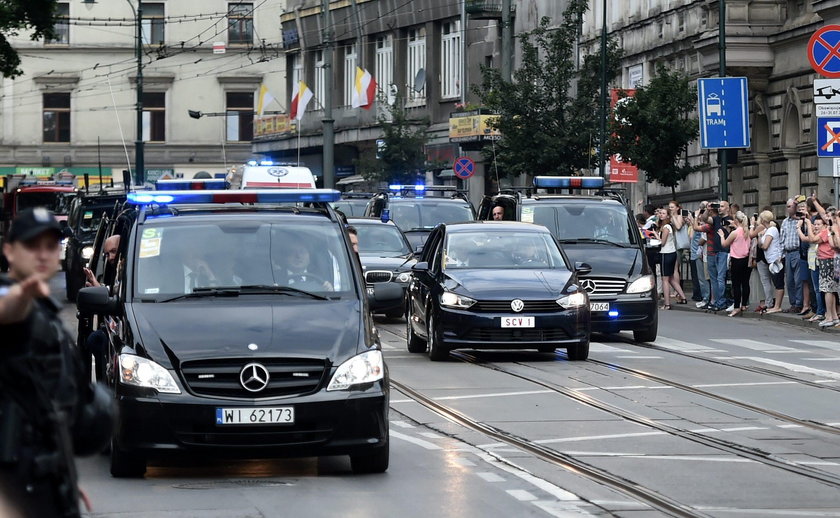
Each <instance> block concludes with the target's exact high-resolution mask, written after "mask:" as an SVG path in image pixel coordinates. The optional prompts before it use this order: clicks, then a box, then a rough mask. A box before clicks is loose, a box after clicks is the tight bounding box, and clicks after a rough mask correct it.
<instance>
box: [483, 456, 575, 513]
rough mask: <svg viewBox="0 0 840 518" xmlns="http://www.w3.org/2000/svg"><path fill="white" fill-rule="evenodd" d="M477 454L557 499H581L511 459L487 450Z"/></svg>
mask: <svg viewBox="0 0 840 518" xmlns="http://www.w3.org/2000/svg"><path fill="white" fill-rule="evenodd" d="M514 451H518V452H521V451H522V450H519V449H516V450H514ZM475 454H476V456H477V457H478V458H480V459H481V460H483V461H484V462H487V463H488V464H491V465H493V466H495V467H496V468H498V469H499V470H501V471H504V472H506V473H509V474H511V475H513V476H515V477H518V478H520V479H522V480H524V481H525V482H528V483H529V484H531V485H532V486H534V487H536V488H538V489H540V490H541V491H544V492H546V493H548V494H550V495H551V496H553V497H554V498H556V499H557V500H562V501H564V502H571V501H575V500H580V497H579V496H577V495H576V494H574V493H571V492H569V491H566V490H565V489H563V488H561V487H559V486H556V485H554V484H552V483H551V482H549V481H547V480H543V479H541V478H538V477H536V476H534V475H532V474H530V473H528V472H527V471H525V469H524V468H522V467H520V466H519V465H517V464H516V463H515V462H513V460H511V459H505V458H502V457H497V456H496V455H494V454H490V453H486V452H483V451H476V452H475Z"/></svg>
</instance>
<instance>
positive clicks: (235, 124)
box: [225, 92, 254, 142]
mask: <svg viewBox="0 0 840 518" xmlns="http://www.w3.org/2000/svg"><path fill="white" fill-rule="evenodd" d="M225 100H226V106H227V117H225V120H226V121H227V132H226V135H227V140H230V141H242V142H248V141H251V140H253V138H254V92H227V94H226V95H225Z"/></svg>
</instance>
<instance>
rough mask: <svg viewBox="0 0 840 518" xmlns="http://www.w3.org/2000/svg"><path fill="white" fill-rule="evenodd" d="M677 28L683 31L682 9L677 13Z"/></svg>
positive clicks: (683, 16) (683, 18)
mask: <svg viewBox="0 0 840 518" xmlns="http://www.w3.org/2000/svg"><path fill="white" fill-rule="evenodd" d="M677 30H678V31H680V32H685V13H684V12H682V11H681V12H679V13H678V14H677Z"/></svg>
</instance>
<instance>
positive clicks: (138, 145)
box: [127, 0, 146, 185]
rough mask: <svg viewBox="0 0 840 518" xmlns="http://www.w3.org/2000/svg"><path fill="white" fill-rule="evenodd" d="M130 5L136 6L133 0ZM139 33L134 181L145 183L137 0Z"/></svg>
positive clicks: (139, 20)
mask: <svg viewBox="0 0 840 518" xmlns="http://www.w3.org/2000/svg"><path fill="white" fill-rule="evenodd" d="M127 1H128V5H130V6H131V7H132V9H133V8H134V5H133V4H132V3H131V0H127ZM135 12H136V14H137V16H136V23H137V34H136V40H137V41H136V42H135V50H136V52H137V140H135V141H134V155H135V156H134V182H135V183H136V184H137V185H143V183H145V181H146V164H145V162H146V160H145V156H144V153H145V150H144V142H143V7H142V4H141V3H140V1H139V0H137V9H136V11H135Z"/></svg>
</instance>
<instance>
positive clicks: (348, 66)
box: [344, 43, 358, 106]
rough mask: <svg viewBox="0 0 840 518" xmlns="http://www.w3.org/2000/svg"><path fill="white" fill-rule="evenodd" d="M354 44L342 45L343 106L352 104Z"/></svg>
mask: <svg viewBox="0 0 840 518" xmlns="http://www.w3.org/2000/svg"><path fill="white" fill-rule="evenodd" d="M357 57H358V55H357V54H356V44H355V43H354V44H352V45H347V46H345V47H344V106H352V105H353V88H355V85H356V59H357Z"/></svg>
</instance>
